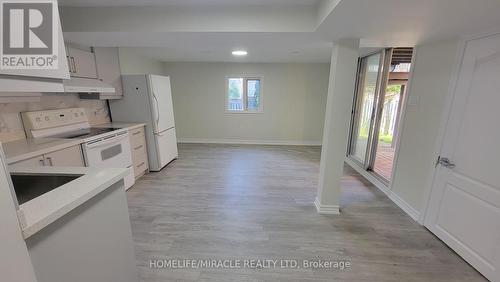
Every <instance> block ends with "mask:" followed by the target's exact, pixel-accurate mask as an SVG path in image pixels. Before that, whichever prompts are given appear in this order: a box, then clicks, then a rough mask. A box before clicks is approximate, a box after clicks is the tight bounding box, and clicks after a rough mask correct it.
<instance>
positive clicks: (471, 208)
mask: <svg viewBox="0 0 500 282" xmlns="http://www.w3.org/2000/svg"><path fill="white" fill-rule="evenodd" d="M499 121H500V35H494V36H490V37H486V38H482V39H477V40H472V41H469V42H468V44H467V45H466V49H465V53H464V57H463V62H462V67H461V70H460V74H459V79H458V82H457V87H456V90H455V95H454V99H453V104H452V108H451V112H450V115H449V117H448V124H447V126H446V132H445V136H444V141H443V144H442V148H441V156H442V157H445V158H448V159H449V160H450V163H451V164H452V165H447V163H446V162H442V163H441V165H439V166H438V167H437V170H436V175H435V178H434V182H433V188H432V192H431V197H430V200H429V206H428V210H427V213H426V217H425V226H426V227H427V228H429V229H430V230H431V231H432V232H433V233H434V234H436V235H437V236H438V237H439V238H440V239H441V240H443V241H444V242H445V243H447V244H448V245H449V246H450V247H451V248H453V249H454V250H455V251H456V252H457V253H458V254H460V255H461V256H462V257H463V258H464V259H465V260H466V261H468V262H469V263H470V264H471V265H472V266H474V267H475V268H476V269H477V270H478V271H479V272H481V273H482V274H483V275H484V276H485V277H486V278H488V279H489V280H491V281H497V282H498V281H500V165H499V161H500V149H499V145H500V127H499V124H498V123H499ZM453 164H455V165H456V166H455V167H453Z"/></svg>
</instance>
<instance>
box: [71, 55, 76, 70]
mask: <svg viewBox="0 0 500 282" xmlns="http://www.w3.org/2000/svg"><path fill="white" fill-rule="evenodd" d="M71 64H72V65H73V73H76V63H75V57H71Z"/></svg>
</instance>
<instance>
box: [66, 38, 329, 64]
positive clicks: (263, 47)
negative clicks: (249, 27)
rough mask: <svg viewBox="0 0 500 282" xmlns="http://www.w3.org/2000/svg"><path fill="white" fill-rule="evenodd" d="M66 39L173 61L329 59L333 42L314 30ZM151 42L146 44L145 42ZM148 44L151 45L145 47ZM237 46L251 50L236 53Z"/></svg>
mask: <svg viewBox="0 0 500 282" xmlns="http://www.w3.org/2000/svg"><path fill="white" fill-rule="evenodd" d="M65 40H68V41H70V42H73V43H78V44H84V45H85V44H87V45H88V44H90V45H94V46H103V47H112V46H127V47H134V49H136V52H137V53H141V54H143V55H146V56H148V57H151V58H155V59H159V60H162V61H171V62H253V63H267V62H276V63H290V62H294V63H327V62H329V61H330V57H331V46H332V43H331V42H328V41H327V40H323V39H321V38H318V36H317V35H316V34H314V33H294V32H288V33H259V32H252V33H248V34H247V33H233V32H224V33H222V32H215V33H210V32H200V33H169V34H168V36H161V34H158V33H141V34H140V35H131V34H130V33H127V32H123V33H111V34H110V33H107V32H103V33H98V34H96V33H90V34H86V33H80V32H75V33H71V32H70V33H66V34H65ZM145 41H146V42H147V44H144V42H145ZM144 45H147V46H148V47H144ZM235 49H243V50H248V56H246V57H233V56H231V51H233V50H235Z"/></svg>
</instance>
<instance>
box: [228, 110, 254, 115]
mask: <svg viewBox="0 0 500 282" xmlns="http://www.w3.org/2000/svg"><path fill="white" fill-rule="evenodd" d="M224 113H225V114H263V113H264V111H258V112H257V111H228V110H226V111H224Z"/></svg>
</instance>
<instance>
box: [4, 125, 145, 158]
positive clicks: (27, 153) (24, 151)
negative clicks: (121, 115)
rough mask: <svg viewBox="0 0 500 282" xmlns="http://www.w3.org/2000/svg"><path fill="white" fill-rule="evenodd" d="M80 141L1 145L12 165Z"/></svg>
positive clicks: (42, 140) (28, 141)
mask: <svg viewBox="0 0 500 282" xmlns="http://www.w3.org/2000/svg"><path fill="white" fill-rule="evenodd" d="M142 126H145V124H144V123H123V122H112V123H104V124H99V125H93V126H92V127H99V128H106V127H114V128H127V129H129V130H132V129H135V128H139V127H142ZM83 142H84V140H82V139H64V138H28V139H20V140H16V141H11V142H6V143H3V150H4V153H5V157H6V161H7V164H13V163H15V162H19V161H22V160H26V159H30V158H34V157H37V156H40V155H43V154H47V153H51V152H55V151H59V150H62V149H66V148H68V147H72V146H76V145H80V144H81V143H83Z"/></svg>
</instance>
